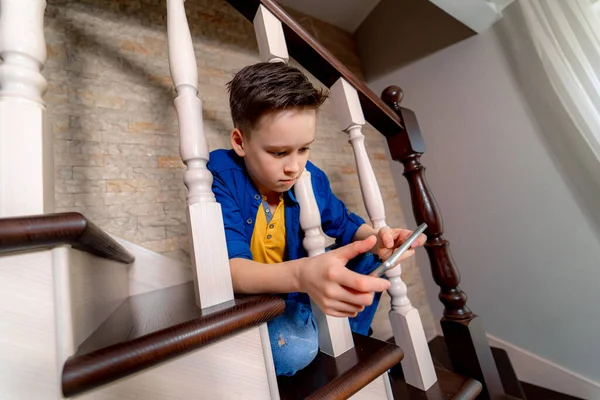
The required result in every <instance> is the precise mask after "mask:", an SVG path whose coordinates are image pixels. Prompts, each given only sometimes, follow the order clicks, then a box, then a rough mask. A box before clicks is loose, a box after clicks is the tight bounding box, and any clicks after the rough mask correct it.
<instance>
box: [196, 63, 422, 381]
mask: <svg viewBox="0 0 600 400" xmlns="http://www.w3.org/2000/svg"><path fill="white" fill-rule="evenodd" d="M227 85H228V89H229V95H230V97H229V105H230V107H231V115H232V119H233V123H234V129H233V131H232V132H231V135H230V140H231V146H232V148H233V149H232V150H229V151H226V150H215V151H213V152H211V155H210V162H209V164H208V168H209V169H210V171H211V172H212V174H213V176H214V181H213V192H214V193H215V196H216V199H217V201H218V202H219V203H220V204H221V206H222V209H223V220H224V224H225V234H226V238H227V250H228V253H229V258H230V267H231V276H232V280H233V287H234V291H235V292H236V293H278V294H284V298H286V311H285V313H284V315H282V316H280V317H278V318H276V319H275V320H273V321H271V322H270V323H269V324H268V327H269V336H270V339H271V348H272V350H273V358H274V362H275V371H276V373H277V375H293V374H294V373H295V372H296V371H298V370H300V369H302V368H304V367H305V366H307V365H308V364H309V363H310V362H311V361H312V360H313V359H314V357H315V356H316V355H317V352H318V339H317V338H318V335H317V330H316V329H317V328H316V322H315V319H314V316H313V314H312V311H311V308H310V301H309V297H308V296H310V298H312V299H313V301H315V302H316V303H317V304H318V305H319V307H320V308H321V309H322V310H323V312H325V313H326V314H328V315H332V316H335V317H350V318H351V320H350V321H351V327H352V330H353V331H355V332H358V333H362V334H366V333H367V330H368V328H369V326H370V324H371V321H372V319H373V316H374V313H375V310H376V307H377V302H378V300H379V295H380V292H382V291H384V290H387V289H388V288H389V286H390V284H389V282H388V281H387V280H385V279H381V278H375V277H370V276H366V275H363V274H368V273H369V272H370V271H372V270H373V269H374V268H375V267H376V266H377V263H378V261H379V260H378V259H377V256H378V257H379V258H381V259H383V260H385V259H387V258H388V257H389V256H390V255H391V254H392V252H393V250H394V249H395V248H396V247H397V246H398V245H400V244H401V243H402V241H403V240H405V239H406V238H407V237H408V236H409V235H410V234H411V231H408V230H403V229H390V228H383V229H381V230H380V231H379V232H377V231H375V230H374V229H373V228H372V227H371V226H370V225H367V224H365V222H364V220H363V219H362V218H360V217H359V216H357V215H355V214H353V213H351V212H350V211H348V210H347V209H346V206H345V205H344V204H343V203H342V202H341V201H340V200H339V199H338V198H337V197H336V196H335V195H334V194H333V193H332V192H331V188H330V186H329V181H328V179H327V177H326V176H325V174H324V173H323V172H322V171H321V170H320V169H318V168H317V167H316V166H314V165H313V164H312V163H310V162H308V155H309V147H310V145H311V143H312V142H313V141H314V138H315V131H316V111H317V109H318V108H319V106H320V105H321V104H322V103H323V101H325V99H326V97H327V96H326V94H324V93H323V92H322V91H319V90H316V89H315V88H314V87H313V85H312V84H311V83H310V82H309V81H308V79H307V78H306V77H305V76H304V75H303V74H302V72H301V71H299V70H298V69H296V68H294V67H291V66H288V65H286V64H284V63H279V62H277V63H258V64H255V65H250V66H247V67H245V68H243V69H242V70H240V71H239V72H238V73H237V74H236V75H235V77H234V78H233V80H232V81H231V82H229V83H228V84H227ZM305 168H306V169H307V170H308V171H310V172H311V177H312V184H313V190H314V193H315V198H316V200H317V205H318V206H319V211H320V213H321V223H322V228H323V231H324V232H325V234H327V235H328V236H330V237H334V238H335V239H336V244H337V245H338V246H342V247H339V248H337V249H335V250H332V251H329V252H326V253H324V254H321V255H319V256H316V257H311V258H308V257H306V252H305V251H304V248H303V247H302V239H303V237H304V233H303V231H302V229H301V227H300V218H299V216H300V207H299V205H298V202H297V200H296V198H295V196H294V190H293V186H294V183H295V182H296V180H297V179H298V177H299V176H300V175H301V174H302V172H303V171H304V169H305ZM424 242H425V236H424V235H423V236H422V237H420V238H419V240H417V241H415V244H414V245H413V246H417V245H422V244H423V243H424ZM412 254H414V250H412V249H411V250H409V251H407V252H406V253H405V256H404V258H406V257H409V256H411V255H412ZM347 264H348V265H347ZM351 269H354V271H356V272H354V271H352V270H351ZM358 272H359V273H358ZM374 293H377V296H374ZM307 295H308V296H307ZM365 307H366V308H365Z"/></svg>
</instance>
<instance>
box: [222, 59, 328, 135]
mask: <svg viewBox="0 0 600 400" xmlns="http://www.w3.org/2000/svg"><path fill="white" fill-rule="evenodd" d="M227 89H228V90H229V107H230V109H231V118H232V119H233V124H234V125H235V127H236V128H238V129H240V130H241V131H242V132H244V134H245V135H250V131H251V130H252V129H254V128H255V127H256V125H257V124H258V121H259V120H260V118H261V117H262V116H263V115H265V114H267V113H269V112H272V111H279V110H285V109H290V108H308V109H317V108H319V106H320V105H321V104H323V102H324V101H325V99H326V98H327V92H326V91H324V90H322V89H316V88H315V87H314V86H313V85H312V83H310V82H309V80H308V78H307V77H306V76H305V75H304V74H303V73H302V71H300V70H299V69H298V68H295V67H291V66H289V65H287V64H285V63H282V62H273V63H268V62H261V63H257V64H253V65H248V66H246V67H244V68H242V69H241V70H240V71H239V72H238V73H236V74H235V76H234V77H233V79H232V80H231V81H230V82H228V83H227Z"/></svg>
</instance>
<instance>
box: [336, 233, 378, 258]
mask: <svg viewBox="0 0 600 400" xmlns="http://www.w3.org/2000/svg"><path fill="white" fill-rule="evenodd" d="M376 242H377V238H376V237H375V236H369V237H368V238H366V239H365V240H357V241H356V242H352V243H350V244H347V245H346V246H343V247H340V248H339V249H335V250H333V251H332V252H331V253H333V254H335V255H336V256H337V257H340V258H342V259H344V260H346V262H347V261H350V260H352V259H353V258H354V257H356V256H358V255H360V254H362V253H366V252H367V251H369V250H371V249H372V248H373V246H375V243H376Z"/></svg>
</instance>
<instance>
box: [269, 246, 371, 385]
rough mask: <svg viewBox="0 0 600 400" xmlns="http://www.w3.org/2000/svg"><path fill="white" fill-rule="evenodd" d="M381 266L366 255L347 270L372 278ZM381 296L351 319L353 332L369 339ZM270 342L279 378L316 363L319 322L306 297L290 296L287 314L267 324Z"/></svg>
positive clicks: (350, 264)
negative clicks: (369, 332)
mask: <svg viewBox="0 0 600 400" xmlns="http://www.w3.org/2000/svg"><path fill="white" fill-rule="evenodd" d="M378 265H379V260H378V258H377V257H375V256H374V255H372V254H370V253H367V254H362V255H360V256H358V257H356V258H354V259H353V260H352V261H350V262H349V263H348V265H347V267H348V268H349V269H351V270H353V271H355V272H358V273H361V274H368V273H369V272H371V271H373V270H374V269H375V268H377V266H378ZM380 298H381V293H375V297H374V298H373V304H371V305H370V306H368V307H365V309H364V310H363V311H362V312H360V313H359V314H358V315H357V316H356V317H354V318H350V319H349V322H350V329H351V330H352V332H356V333H359V334H361V335H366V334H367V333H368V331H369V328H370V327H371V322H372V321H373V317H375V312H376V311H377V306H378V305H379V299H380ZM267 326H268V328H269V339H270V341H271V350H272V352H273V361H274V362H275V373H276V374H277V375H285V376H292V375H294V374H295V373H296V372H298V371H299V370H301V369H303V368H304V367H306V366H307V365H308V364H310V363H311V362H312V360H314V358H315V357H316V356H317V354H318V352H319V334H318V331H317V322H316V320H315V317H314V315H313V313H312V311H311V307H310V299H309V297H308V296H307V295H306V293H290V294H289V295H288V299H287V300H286V302H285V312H284V313H283V315H280V316H279V317H277V318H275V319H274V320H272V321H270V322H269V323H268V324H267Z"/></svg>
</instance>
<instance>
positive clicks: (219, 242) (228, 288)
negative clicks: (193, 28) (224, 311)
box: [167, 0, 233, 308]
mask: <svg viewBox="0 0 600 400" xmlns="http://www.w3.org/2000/svg"><path fill="white" fill-rule="evenodd" d="M183 3H184V0H167V33H168V43H169V65H170V67H171V75H172V77H173V83H174V85H175V89H176V90H177V98H176V99H175V108H176V109H177V118H178V120H179V136H180V140H179V144H180V152H181V158H182V159H183V162H184V164H185V165H186V166H187V170H186V171H185V174H184V183H185V186H186V187H187V203H188V207H187V211H188V221H189V226H190V236H191V242H192V243H191V247H192V264H193V265H194V269H195V274H196V276H195V279H194V280H195V288H196V303H197V304H198V306H199V307H201V308H206V307H210V306H213V305H216V304H219V303H222V302H225V301H229V300H232V299H233V286H232V283H231V273H230V270H229V258H228V256H227V245H226V241H225V230H224V227H223V214H222V213H221V205H220V204H219V203H217V202H216V201H215V196H214V194H213V192H212V189H211V187H212V180H213V177H212V174H211V173H210V171H209V170H208V169H207V168H206V165H207V163H208V158H209V155H208V144H207V142H206V137H205V135H204V125H203V120H202V101H200V99H199V98H198V72H197V70H198V67H197V65H196V56H195V54H194V47H193V44H192V37H191V34H190V29H189V26H188V22H187V18H186V15H185V8H184V5H183Z"/></svg>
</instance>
